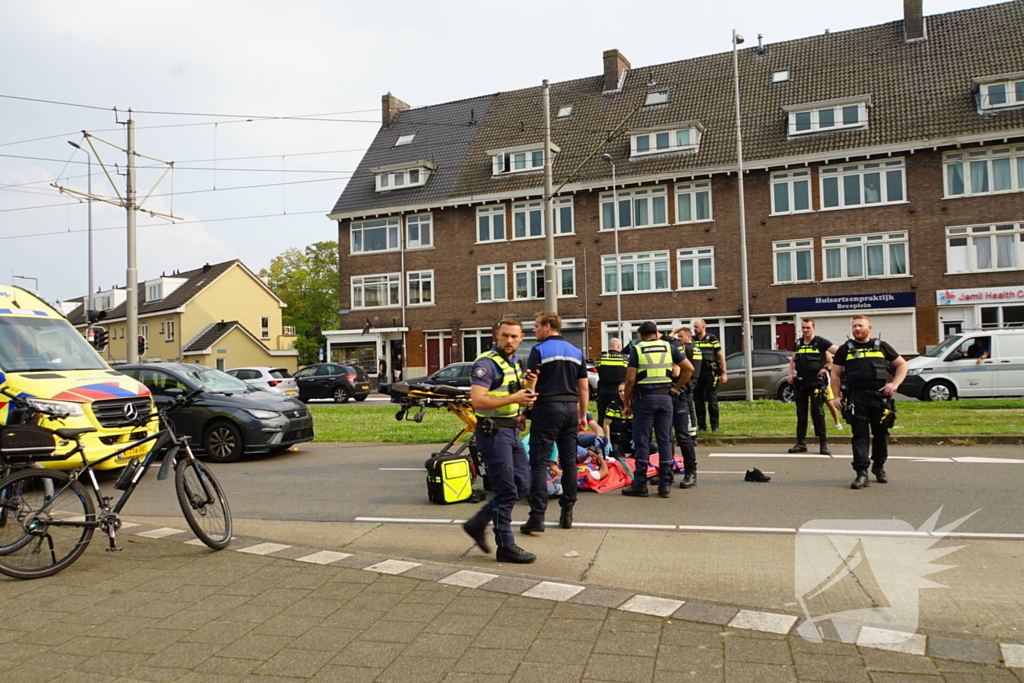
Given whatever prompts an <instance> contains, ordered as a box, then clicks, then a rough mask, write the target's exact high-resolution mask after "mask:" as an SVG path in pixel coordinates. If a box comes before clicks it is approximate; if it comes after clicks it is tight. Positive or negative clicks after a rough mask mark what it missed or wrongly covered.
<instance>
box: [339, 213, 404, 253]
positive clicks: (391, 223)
mask: <svg viewBox="0 0 1024 683" xmlns="http://www.w3.org/2000/svg"><path fill="white" fill-rule="evenodd" d="M398 226H399V219H398V218H381V219H378V220H373V221H361V222H359V223H353V224H352V230H351V233H352V235H351V240H352V247H351V253H353V254H367V253H370V252H374V251H397V250H398Z"/></svg>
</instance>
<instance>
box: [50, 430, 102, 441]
mask: <svg viewBox="0 0 1024 683" xmlns="http://www.w3.org/2000/svg"><path fill="white" fill-rule="evenodd" d="M95 431H96V428H95V427H80V428H78V429H72V428H63V429H54V430H53V433H54V434H56V435H57V438H59V439H63V440H64V441H71V440H72V439H77V438H78V437H80V436H81V435H82V434H90V433H92V432H95Z"/></svg>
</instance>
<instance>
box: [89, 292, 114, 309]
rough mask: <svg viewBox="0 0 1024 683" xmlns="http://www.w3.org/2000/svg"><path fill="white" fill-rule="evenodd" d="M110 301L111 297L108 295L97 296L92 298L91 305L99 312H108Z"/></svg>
mask: <svg viewBox="0 0 1024 683" xmlns="http://www.w3.org/2000/svg"><path fill="white" fill-rule="evenodd" d="M110 299H111V296H110V295H109V294H104V295H102V296H97V297H94V298H93V304H94V305H96V306H97V307H98V308H99V310H101V311H109V310H110V309H111V305H110Z"/></svg>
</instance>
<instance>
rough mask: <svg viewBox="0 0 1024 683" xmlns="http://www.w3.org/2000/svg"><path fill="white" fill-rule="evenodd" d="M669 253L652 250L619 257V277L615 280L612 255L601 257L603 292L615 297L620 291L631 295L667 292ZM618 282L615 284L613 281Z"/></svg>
mask: <svg viewBox="0 0 1024 683" xmlns="http://www.w3.org/2000/svg"><path fill="white" fill-rule="evenodd" d="M669 260H670V257H669V252H667V251H652V252H646V253H637V254H620V255H619V262H618V266H619V268H618V270H619V271H620V276H619V277H618V278H617V277H616V270H617V269H616V263H615V255H614V254H609V255H608V256H602V257H601V266H602V271H603V273H604V278H603V283H604V286H603V292H602V293H604V294H614V293H615V292H617V291H619V285H621V287H622V291H623V292H626V293H632V292H660V291H665V292H667V291H669V290H670V289H671V285H670V283H669V276H668V270H669ZM617 280H618V282H616V281H617Z"/></svg>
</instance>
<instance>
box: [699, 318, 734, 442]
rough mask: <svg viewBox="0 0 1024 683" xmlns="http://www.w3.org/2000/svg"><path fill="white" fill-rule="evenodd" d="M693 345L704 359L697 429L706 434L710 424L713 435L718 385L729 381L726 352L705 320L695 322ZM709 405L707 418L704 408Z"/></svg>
mask: <svg viewBox="0 0 1024 683" xmlns="http://www.w3.org/2000/svg"><path fill="white" fill-rule="evenodd" d="M693 343H694V345H695V346H697V347H698V348H700V351H701V354H702V355H703V357H704V359H703V362H702V363H701V366H700V374H699V375H698V376H697V386H696V388H695V391H694V394H693V395H694V405H695V407H696V408H697V429H698V430H700V431H702V432H705V431H707V429H708V426H709V423H710V427H711V431H712V433H714V432H717V431H718V385H719V383H722V384H724V383H725V382H727V381H728V380H729V376H728V374H726V372H725V352H724V351H723V350H722V345H721V343H719V341H718V337H716V336H715V335H713V334H711V333H709V332H708V331H707V323H705V322H704V321H703V320H699V319H698V320H694V321H693ZM705 405H707V408H708V410H707V417H706V418H705V417H704V406H705Z"/></svg>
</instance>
